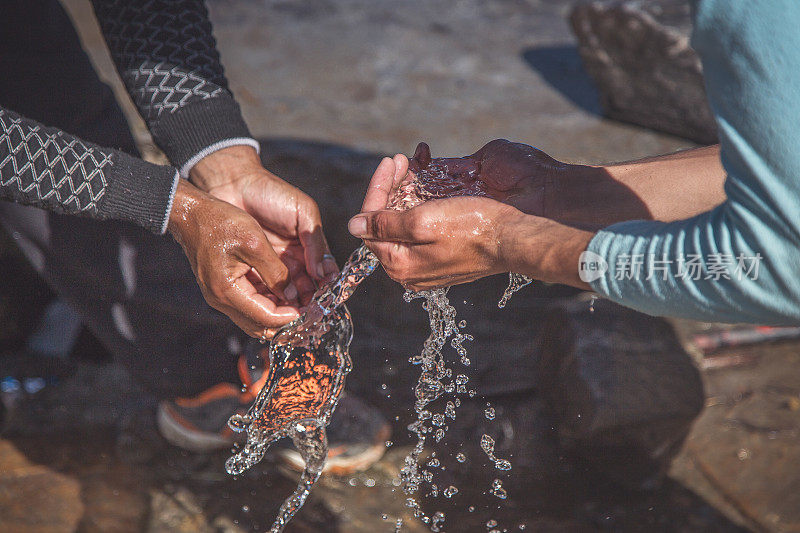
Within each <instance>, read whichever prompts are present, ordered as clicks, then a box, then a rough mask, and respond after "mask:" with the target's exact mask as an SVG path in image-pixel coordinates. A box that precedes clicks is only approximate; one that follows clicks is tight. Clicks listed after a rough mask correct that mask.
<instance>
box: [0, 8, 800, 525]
mask: <svg viewBox="0 0 800 533" xmlns="http://www.w3.org/2000/svg"><path fill="white" fill-rule="evenodd" d="M62 3H63V4H64V6H65V7H66V8H67V10H68V12H69V13H70V16H71V17H72V18H73V20H74V22H75V24H76V26H77V27H78V29H79V32H80V34H81V38H82V41H83V44H84V48H85V49H86V50H87V51H88V52H89V54H90V56H91V58H92V61H93V62H94V64H95V67H96V69H97V70H98V72H100V73H101V76H102V77H103V78H104V80H105V81H106V82H108V83H109V84H111V85H112V86H113V87H114V89H115V92H116V94H117V97H118V99H119V101H120V102H121V103H122V105H123V108H124V109H125V110H126V113H127V116H128V120H129V122H130V124H131V127H132V128H133V130H134V132H135V134H136V138H137V142H138V144H139V146H140V147H141V149H142V151H143V153H145V154H146V157H147V158H149V159H151V160H153V161H159V160H161V158H162V157H163V156H162V155H160V153H159V151H158V149H157V148H156V147H155V146H154V145H153V144H152V141H151V139H150V138H149V134H148V133H147V131H146V129H145V127H144V124H143V122H142V120H141V119H140V118H139V117H138V116H137V115H136V112H135V111H134V108H133V106H132V104H131V103H130V101H129V100H128V97H127V95H126V94H125V91H124V89H123V88H122V84H121V82H120V81H119V79H118V77H117V76H116V73H115V70H114V68H113V65H112V63H111V60H110V58H109V56H108V52H107V50H106V48H105V45H104V43H103V40H102V38H101V36H100V33H99V30H98V28H97V23H96V20H95V18H94V15H93V13H92V10H91V6H90V4H89V2H88V0H63V2H62ZM208 6H209V9H210V12H211V17H212V21H213V23H214V32H215V35H216V37H217V40H218V45H219V50H220V52H221V54H222V59H223V64H224V66H225V68H226V74H227V76H228V79H229V81H230V84H231V89H232V90H233V92H234V94H235V95H236V97H237V99H238V101H239V102H240V104H241V105H242V108H243V111H244V115H245V118H246V119H247V122H248V124H249V126H250V128H251V131H252V133H253V134H254V136H256V137H257V138H258V139H259V140H260V141H261V143H262V158H263V160H264V162H265V164H266V166H267V168H269V169H270V170H272V171H273V172H275V173H277V174H278V175H279V176H281V177H283V178H284V179H287V180H288V181H290V182H292V183H294V184H296V185H298V186H299V187H301V188H302V189H304V190H305V191H306V192H308V193H309V194H311V196H313V197H314V198H315V199H316V200H317V202H319V204H320V207H321V209H322V212H323V218H324V221H325V224H326V226H325V227H326V232H327V235H328V239H329V241H330V242H331V246H332V249H333V250H334V253H335V254H336V256H337V258H338V259H339V260H340V262H341V261H342V260H343V259H344V258H345V257H346V256H347V255H348V254H349V252H350V251H351V250H352V249H354V248H355V247H356V246H357V244H358V243H357V242H356V240H355V239H353V238H351V237H350V236H349V234H348V233H347V231H346V227H345V224H346V221H347V219H348V218H349V217H350V216H352V215H353V214H355V213H356V212H357V210H358V207H359V206H360V202H361V199H362V197H363V193H364V190H365V188H366V184H367V182H368V179H369V176H370V175H371V172H372V170H373V169H374V168H375V166H376V165H377V163H378V161H380V157H381V156H382V155H386V154H394V153H396V152H405V153H410V152H412V151H413V149H414V147H415V145H416V143H417V142H419V141H423V140H424V141H426V142H428V143H429V144H430V146H431V149H432V151H433V154H434V156H459V155H464V154H468V153H472V152H474V151H475V150H477V149H478V148H479V147H480V146H482V145H483V144H485V143H486V142H488V141H490V140H492V139H495V138H507V139H511V140H514V141H519V142H524V143H527V144H531V145H533V146H536V147H538V148H540V149H542V150H544V151H546V152H547V153H549V154H550V155H552V156H553V157H555V158H558V159H561V160H565V161H570V162H587V163H603V162H611V161H621V160H628V159H635V158H639V157H643V156H647V155H657V154H663V153H668V152H671V151H675V150H678V149H682V148H687V147H691V146H695V145H697V144H709V143H713V142H714V138H715V133H714V126H713V121H712V120H711V118H710V114H709V112H708V109H707V105H706V104H705V102H704V99H703V98H704V95H703V87H702V70H701V67H700V64H699V61H698V60H697V57H696V56H695V55H694V53H693V52H692V50H691V48H690V46H689V32H690V20H689V11H688V4H687V2H685V1H682V0H648V1H626V2H593V3H580V2H574V1H567V0H405V1H403V2H397V1H389V0H210V1H209V2H208ZM0 16H1V11H0ZM0 272H9V273H11V272H13V273H14V275H13V276H8V278H9V279H14V280H15V283H14V284H13V285H11V284H10V283H7V282H3V281H1V280H0V317H1V318H2V320H0V349H2V353H0V394H2V401H3V404H4V405H5V407H6V409H5V419H4V420H2V421H1V422H0V424H2V426H0V428H2V433H0V531H81V532H94V531H103V532H105V531H148V532H162V531H186V532H189V531H204V532H205V531H208V532H213V531H225V532H239V531H260V530H264V529H266V528H267V527H269V525H270V524H271V521H272V518H273V517H274V514H275V512H276V510H277V508H278V506H279V505H280V502H281V501H282V500H283V498H284V497H285V496H286V495H288V494H289V492H290V491H291V489H292V488H293V487H294V484H295V482H296V481H295V480H296V475H295V474H292V473H290V472H287V471H285V470H282V469H281V467H279V466H278V465H277V463H275V462H273V461H271V460H270V459H266V460H265V461H264V462H263V463H262V464H260V465H258V466H257V467H255V468H253V469H252V470H250V471H248V472H247V473H246V474H244V475H242V476H240V477H239V478H238V479H232V478H231V477H229V476H228V475H227V474H225V472H224V469H223V463H224V460H225V458H226V457H227V454H225V453H222V454H210V455H195V454H189V453H186V452H182V451H180V450H177V449H175V448H171V447H170V446H168V445H167V444H166V443H165V442H164V441H163V440H162V439H161V437H160V436H159V435H158V433H157V431H156V429H155V426H154V423H153V420H152V415H153V409H154V403H153V400H152V399H150V398H149V397H148V395H147V394H146V393H145V392H144V391H142V390H141V389H140V388H139V387H137V385H136V384H135V383H133V382H132V381H131V380H130V378H129V376H128V375H127V373H126V371H125V370H124V369H123V368H122V367H121V366H119V365H117V364H115V362H114V361H113V360H112V358H111V357H110V356H109V355H108V354H107V353H106V352H105V350H104V349H103V348H102V346H100V345H99V344H98V343H97V342H96V341H95V340H94V339H93V338H92V336H91V334H89V333H88V332H87V331H85V330H80V333H79V334H78V336H77V339H76V341H75V343H74V345H73V347H72V349H71V352H70V355H69V357H66V358H64V357H61V358H51V359H41V358H39V359H32V358H30V357H26V355H25V353H24V352H25V347H24V346H23V340H24V339H25V338H26V337H28V336H29V335H30V333H31V332H32V330H33V328H34V327H35V324H36V323H37V322H38V321H39V319H40V318H41V315H42V313H43V312H44V309H45V307H46V305H47V303H48V302H50V301H52V299H53V295H52V294H51V293H50V291H49V289H47V287H46V286H45V285H44V284H43V283H42V282H41V280H39V279H38V278H37V277H36V274H35V272H34V271H33V270H32V269H29V268H28V266H27V264H26V263H25V262H24V260H22V259H21V256H20V254H19V252H18V251H17V250H16V249H15V248H14V247H13V245H12V244H11V243H10V241H9V239H8V238H6V237H3V239H2V241H0ZM0 277H2V276H0ZM20 280H21V281H20ZM505 283H506V279H505V277H503V276H500V277H495V278H491V279H487V280H482V281H480V282H477V283H473V284H470V285H468V286H463V287H456V288H454V289H453V290H452V291H451V301H452V302H454V305H455V306H456V308H457V310H458V312H459V318H464V319H466V320H467V323H468V326H467V331H468V332H469V333H471V334H473V335H474V336H475V340H474V342H472V343H470V344H469V346H468V349H469V351H470V358H471V359H472V361H473V362H474V364H473V366H472V367H470V368H469V369H466V373H467V374H468V375H470V378H471V384H472V387H473V388H475V390H476V392H477V395H476V397H475V398H473V399H472V400H469V401H465V402H464V405H463V406H462V408H461V410H460V411H459V415H458V418H457V419H456V421H455V422H454V423H453V424H451V428H450V431H449V433H448V437H447V438H446V439H445V440H444V441H442V442H441V443H438V444H436V445H434V446H431V447H430V449H431V451H435V452H436V453H437V457H439V458H440V459H442V462H443V463H444V465H445V467H446V470H444V471H442V472H440V473H439V474H438V475H440V476H441V480H442V481H441V483H440V484H441V485H445V486H446V485H449V484H451V483H452V484H454V485H455V486H457V487H459V489H460V491H459V493H458V494H457V495H456V496H455V497H453V498H450V499H446V498H444V497H442V496H439V497H438V498H426V499H425V500H424V502H423V506H424V507H425V509H426V510H427V511H429V512H431V513H432V512H433V511H436V510H442V511H444V512H445V514H446V515H447V520H446V522H445V527H444V529H445V530H446V531H456V532H459V531H487V530H491V529H492V528H496V529H497V530H498V531H509V532H510V531H521V530H526V531H547V532H551V531H570V532H572V531H596V530H608V531H647V532H652V531H665V532H666V531H691V532H694V531H762V530H769V531H800V473H799V472H798V467H797V465H798V464H800V442H798V429H800V385H799V384H800V365H798V363H800V354H798V347H799V346H800V342H798V341H797V340H794V339H795V338H796V337H797V331H793V330H776V329H765V328H760V329H757V328H756V329H754V328H739V327H728V326H725V327H723V326H720V325H714V324H698V323H688V322H678V321H669V322H668V321H664V320H660V319H653V318H650V317H645V316H643V315H640V314H638V313H634V312H632V311H627V310H624V309H621V308H619V307H618V306H615V305H612V304H610V303H608V302H597V303H596V304H595V305H594V307H593V311H590V303H589V298H588V295H585V294H579V293H576V291H573V290H569V289H566V288H562V287H555V286H543V285H539V284H534V285H532V286H530V287H527V288H525V289H523V290H522V291H521V292H520V293H519V294H517V295H516V296H515V297H514V298H512V300H511V303H510V304H509V306H508V307H507V308H506V309H504V310H499V309H498V308H497V306H496V303H497V300H498V299H499V297H500V295H501V294H502V291H503V288H504V287H505ZM401 295H402V289H401V287H399V286H398V285H397V284H395V283H393V282H391V280H389V279H388V278H387V277H386V276H385V274H384V273H383V272H377V273H376V274H375V275H373V276H372V277H371V278H370V279H368V280H367V281H366V282H365V283H364V284H363V285H362V287H361V288H360V289H359V291H358V293H357V294H356V295H355V296H354V297H353V299H352V300H351V304H350V309H351V311H352V314H353V319H354V323H355V328H356V329H355V339H354V341H353V345H352V350H351V352H352V353H351V355H352V357H353V360H354V370H353V371H352V373H351V374H350V376H349V378H348V389H349V390H351V391H353V392H355V393H357V394H359V395H360V396H361V397H362V398H365V399H367V400H368V401H370V402H371V403H372V404H374V405H376V406H378V407H379V408H380V409H381V410H382V412H383V414H384V415H385V416H386V418H387V419H389V420H390V421H392V422H393V432H394V434H393V436H392V444H391V446H389V447H388V449H387V454H386V457H385V458H384V459H383V460H382V461H381V462H380V463H379V464H378V465H376V466H375V467H373V468H371V469H370V470H368V471H366V472H363V473H360V474H358V475H355V476H349V477H347V478H336V477H325V478H323V479H322V481H321V482H320V483H319V484H318V486H317V487H316V489H315V490H314V492H313V493H312V495H311V497H310V499H309V501H308V503H307V504H306V506H305V507H304V508H303V510H302V511H301V512H300V513H299V514H298V516H297V517H296V518H295V519H294V520H293V522H292V523H291V524H290V525H289V527H288V528H287V531H295V532H306V531H309V532H310V531H325V532H328V531H330V532H360V531H387V532H389V531H394V524H395V521H396V519H397V518H402V519H403V520H404V524H405V525H404V529H403V531H411V532H413V531H425V530H427V527H426V526H424V525H423V524H421V523H419V522H416V521H415V520H414V519H413V518H412V517H411V516H410V514H409V512H408V510H407V509H406V508H405V506H404V503H405V496H404V495H403V494H402V491H401V490H400V489H399V488H398V487H397V485H396V482H395V480H396V478H397V475H398V469H399V467H400V465H401V462H402V458H403V456H404V455H405V453H406V452H407V451H408V449H409V444H410V442H411V439H410V437H409V435H408V432H407V431H406V429H405V427H406V425H407V424H408V423H409V422H410V421H411V420H412V402H413V393H412V386H413V383H415V381H416V377H417V374H418V371H417V369H416V368H415V367H413V366H412V365H411V364H410V363H408V362H407V360H408V357H409V356H411V355H413V354H415V353H418V351H419V350H420V348H421V346H422V342H423V341H424V339H425V337H426V336H427V331H428V326H427V317H426V315H425V313H424V311H423V310H422V309H420V308H419V305H418V303H416V302H415V303H411V304H407V303H405V302H404V301H403V300H402V298H401ZM520 354H522V355H523V356H524V357H522V358H520ZM451 355H452V354H451ZM509 355H513V356H514V357H515V359H514V360H515V361H519V360H520V359H521V360H523V361H524V363H523V364H517V363H515V364H514V366H513V368H509V363H508V361H509ZM231 364H234V361H232V362H231ZM510 375H512V376H513V380H511V381H513V383H512V385H513V386H511V387H508V386H507V385H508V382H509V376H510ZM487 403H489V404H491V405H492V406H493V407H494V408H495V409H496V413H497V415H496V417H495V418H494V419H493V420H488V419H487V418H486V417H485V416H484V409H485V407H486V404H487ZM484 433H487V434H491V435H493V437H494V438H495V440H497V451H498V456H500V457H504V458H509V459H510V460H511V462H512V464H513V465H514V467H513V469H512V470H511V471H510V472H508V473H502V474H503V475H499V474H500V473H499V472H497V471H494V470H493V468H492V467H491V463H489V461H488V460H487V459H486V458H485V456H483V455H482V452H481V451H480V449H479V448H478V442H479V439H480V436H481V435H482V434H484ZM457 451H463V452H465V453H466V454H467V456H468V457H469V458H470V460H468V461H467V462H465V463H457V462H455V461H454V460H452V456H453V454H455V453H457ZM487 465H488V466H487ZM494 478H502V479H503V484H504V486H505V487H506V488H507V489H508V491H509V496H508V499H506V500H499V499H497V498H496V497H494V496H492V495H491V494H489V493H488V492H489V488H490V486H491V481H492V480H493V479H494ZM470 508H472V509H470ZM492 521H495V522H497V524H496V525H491V524H492Z"/></svg>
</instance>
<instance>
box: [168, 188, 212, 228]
mask: <svg viewBox="0 0 800 533" xmlns="http://www.w3.org/2000/svg"><path fill="white" fill-rule="evenodd" d="M202 198H203V193H202V192H201V191H200V190H198V189H197V188H196V187H194V186H192V185H191V184H190V183H188V182H187V181H186V180H179V181H178V186H177V188H176V189H175V197H174V199H173V201H172V210H171V211H170V213H169V221H168V222H167V231H169V232H170V233H171V234H172V236H173V237H174V238H175V240H176V241H178V242H179V243H181V244H183V236H184V234H185V232H186V229H187V228H188V226H189V224H190V223H191V220H192V218H193V216H192V213H193V211H194V210H195V209H196V208H197V206H198V205H199V204H200V203H201V202H202Z"/></svg>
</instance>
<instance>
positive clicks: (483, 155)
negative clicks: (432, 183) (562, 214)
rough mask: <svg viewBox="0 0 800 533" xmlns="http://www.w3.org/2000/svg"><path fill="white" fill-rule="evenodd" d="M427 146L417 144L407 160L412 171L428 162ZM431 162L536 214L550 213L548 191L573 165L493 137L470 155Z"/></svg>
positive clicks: (551, 214) (423, 166)
mask: <svg viewBox="0 0 800 533" xmlns="http://www.w3.org/2000/svg"><path fill="white" fill-rule="evenodd" d="M431 160H432V159H431V152H430V148H429V147H428V145H427V144H425V143H420V144H419V145H418V146H417V149H416V151H415V153H414V157H412V158H411V161H410V162H409V170H410V171H411V172H412V173H416V172H418V171H419V170H420V169H422V168H425V167H427V166H428V165H429V164H430V162H431ZM435 161H436V162H437V163H438V164H440V165H444V167H445V168H446V171H447V174H448V175H450V176H454V177H458V176H467V175H469V176H471V179H478V180H480V181H482V182H483V183H484V184H485V185H486V193H487V194H488V196H489V197H491V198H494V199H495V200H498V201H501V202H503V203H507V204H509V205H513V206H514V207H516V208H517V209H519V210H520V211H522V212H524V213H528V214H533V215H538V216H548V217H549V216H553V215H554V214H555V213H554V206H553V205H551V204H552V202H551V200H554V199H553V198H548V196H549V195H547V194H545V193H546V191H548V190H552V189H553V188H554V186H555V185H557V184H558V183H559V182H560V181H561V180H564V179H566V178H567V176H568V174H569V171H570V169H571V168H572V167H573V165H568V164H566V163H562V162H560V161H557V160H555V159H553V158H552V157H550V156H549V155H547V154H546V153H544V152H542V151H541V150H539V149H537V148H534V147H532V146H528V145H527V144H522V143H516V142H511V141H507V140H505V139H496V140H494V141H491V142H489V143H488V144H486V145H485V146H483V147H482V148H481V149H480V150H478V151H477V152H475V153H474V154H472V155H468V156H465V157H458V158H450V157H443V158H437V159H435Z"/></svg>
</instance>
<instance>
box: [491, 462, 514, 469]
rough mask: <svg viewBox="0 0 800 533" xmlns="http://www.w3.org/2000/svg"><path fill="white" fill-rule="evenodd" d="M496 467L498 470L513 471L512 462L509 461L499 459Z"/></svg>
mask: <svg viewBox="0 0 800 533" xmlns="http://www.w3.org/2000/svg"><path fill="white" fill-rule="evenodd" d="M494 467H495V468H497V469H498V470H511V462H510V461H509V460H508V459H498V460H497V461H495V463H494Z"/></svg>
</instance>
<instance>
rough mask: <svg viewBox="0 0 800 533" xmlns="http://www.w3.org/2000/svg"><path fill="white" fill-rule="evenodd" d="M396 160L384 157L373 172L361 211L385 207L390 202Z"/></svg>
mask: <svg viewBox="0 0 800 533" xmlns="http://www.w3.org/2000/svg"><path fill="white" fill-rule="evenodd" d="M396 168H397V166H396V164H395V161H394V160H393V159H391V158H389V157H384V158H383V159H382V160H381V162H380V164H379V165H378V168H376V169H375V172H374V173H373V174H372V179H370V181H369V186H368V187H367V194H366V195H365V196H364V203H363V205H362V206H361V211H362V212H366V211H377V210H379V209H385V208H386V205H387V204H388V203H389V194H390V193H391V192H392V185H393V184H394V179H395V175H396Z"/></svg>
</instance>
